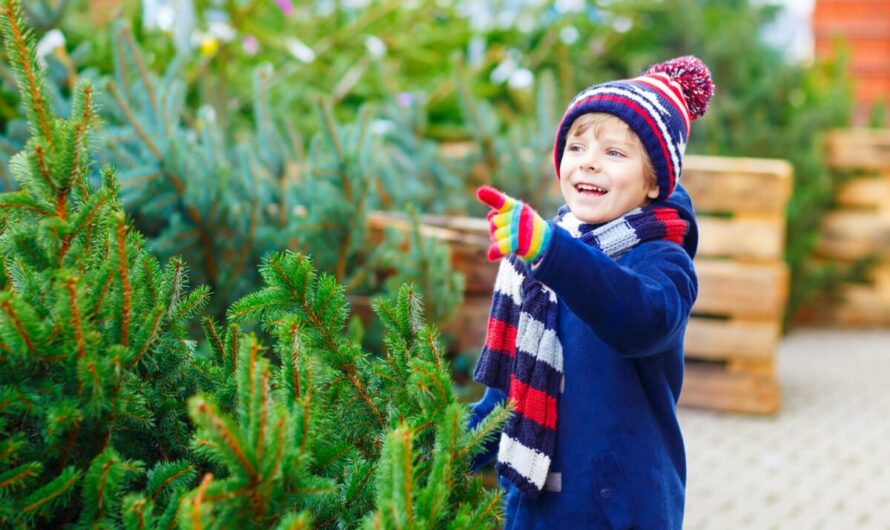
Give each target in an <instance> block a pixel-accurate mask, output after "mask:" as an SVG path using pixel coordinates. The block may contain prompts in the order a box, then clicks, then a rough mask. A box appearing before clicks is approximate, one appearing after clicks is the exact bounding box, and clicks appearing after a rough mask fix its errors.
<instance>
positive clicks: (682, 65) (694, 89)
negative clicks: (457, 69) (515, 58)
mask: <svg viewBox="0 0 890 530" xmlns="http://www.w3.org/2000/svg"><path fill="white" fill-rule="evenodd" d="M713 94H714V83H713V81H712V80H711V72H710V71H709V70H708V67H707V66H705V64H704V63H703V62H702V61H701V60H700V59H698V58H696V57H693V56H691V55H687V56H685V57H678V58H676V59H671V60H669V61H666V62H663V63H660V64H655V65H652V66H650V67H649V69H648V70H646V73H644V74H643V75H641V76H639V77H635V78H633V79H623V80H620V81H610V82H607V83H602V84H599V85H594V86H591V87H589V88H587V89H585V90H582V91H581V92H580V93H579V94H578V95H577V96H575V98H574V99H573V100H572V102H571V103H570V104H569V107H568V109H567V110H566V112H565V114H564V115H563V117H562V121H560V123H559V127H557V129H556V143H555V145H554V151H553V158H554V162H555V164H556V177H557V178H559V165H560V163H561V162H562V153H563V151H564V150H565V146H566V135H568V132H569V130H570V129H571V128H572V123H574V121H575V119H577V118H578V117H579V116H581V115H582V114H587V113H590V112H602V113H605V114H612V115H613V116H616V117H618V118H620V119H621V120H623V121H624V122H625V123H627V125H628V126H629V127H630V129H631V130H632V131H633V132H634V133H636V135H637V136H638V137H639V138H640V141H641V142H642V143H643V147H644V148H645V149H646V152H647V153H648V154H649V159H650V160H651V161H652V167H653V168H654V169H655V174H656V176H657V179H658V199H657V200H664V199H666V198H668V197H669V196H670V194H671V193H673V191H674V188H675V187H676V185H677V183H678V182H679V181H680V174H681V172H682V168H683V154H684V152H685V151H686V143H687V140H688V138H689V127H690V125H691V123H692V121H693V120H695V119H696V118H700V117H701V116H703V115H704V114H705V112H707V110H708V102H709V101H710V100H711V96H712V95H713Z"/></svg>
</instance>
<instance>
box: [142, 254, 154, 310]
mask: <svg viewBox="0 0 890 530" xmlns="http://www.w3.org/2000/svg"><path fill="white" fill-rule="evenodd" d="M150 259H152V258H150V257H148V256H145V258H143V260H142V270H144V271H145V284H146V286H147V287H148V293H149V294H150V295H151V304H152V305H156V304H157V303H158V292H157V289H155V279H154V277H153V276H152V274H153V272H152V269H151V263H150V262H149V260H150Z"/></svg>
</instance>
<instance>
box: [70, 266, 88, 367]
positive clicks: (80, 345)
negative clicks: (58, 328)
mask: <svg viewBox="0 0 890 530" xmlns="http://www.w3.org/2000/svg"><path fill="white" fill-rule="evenodd" d="M65 288H66V289H67V290H68V302H69V304H70V305H71V320H72V322H71V323H72V325H73V326H74V337H75V339H76V341H77V358H78V359H83V358H84V357H85V356H86V354H87V352H86V345H85V341H84V338H83V328H81V324H80V309H78V307H77V280H76V279H75V278H74V277H73V276H69V277H68V278H66V279H65Z"/></svg>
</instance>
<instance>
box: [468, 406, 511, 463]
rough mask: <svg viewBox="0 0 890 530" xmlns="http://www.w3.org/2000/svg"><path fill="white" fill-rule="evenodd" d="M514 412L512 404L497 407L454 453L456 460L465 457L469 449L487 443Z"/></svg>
mask: <svg viewBox="0 0 890 530" xmlns="http://www.w3.org/2000/svg"><path fill="white" fill-rule="evenodd" d="M512 413H513V407H512V406H503V407H496V408H495V409H494V410H493V411H492V412H491V413H490V414H489V415H488V417H486V418H485V420H484V421H483V422H482V423H481V424H480V425H478V426H477V427H476V428H475V429H474V430H473V436H472V437H470V439H469V440H468V441H467V443H466V444H464V446H463V447H462V448H461V449H460V450H458V451H457V453H455V454H454V458H455V460H456V459H458V458H461V457H463V456H464V455H466V454H467V453H468V452H469V451H472V450H473V449H475V448H476V447H479V446H480V444H483V443H485V440H487V439H489V438H490V437H492V436H494V435H495V434H496V433H497V431H498V430H499V429H500V428H501V426H502V425H503V423H504V422H505V421H506V420H507V418H509V417H510V415H511V414H512Z"/></svg>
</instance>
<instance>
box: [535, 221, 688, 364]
mask: <svg viewBox="0 0 890 530" xmlns="http://www.w3.org/2000/svg"><path fill="white" fill-rule="evenodd" d="M551 239H552V241H551V244H550V246H549V247H547V249H546V253H545V257H544V258H543V259H542V260H541V261H540V263H539V264H538V265H537V266H536V267H534V268H532V267H526V270H527V272H528V274H529V276H531V277H532V278H534V279H536V280H538V281H540V282H542V283H544V284H545V285H547V287H549V288H551V289H553V291H554V292H556V294H557V295H558V296H559V298H560V300H561V301H563V302H565V303H566V304H567V305H568V307H569V308H570V309H571V310H572V312H573V313H575V314H576V315H578V317H579V318H581V319H582V320H583V321H584V322H585V323H586V324H587V325H588V326H590V328H591V329H592V330H593V331H594V332H595V333H596V334H597V336H598V337H599V338H600V339H602V340H603V341H604V342H606V343H607V344H609V346H611V347H612V349H613V350H614V351H615V352H617V353H618V354H620V355H622V356H627V357H644V356H647V355H652V354H655V353H659V352H661V351H663V350H664V348H665V347H666V345H667V344H670V343H672V342H673V341H676V340H677V339H678V337H679V336H680V334H682V333H683V331H684V329H685V323H686V319H687V318H688V316H689V313H690V311H691V309H692V304H693V303H694V302H695V298H696V296H697V294H698V281H697V279H696V276H695V270H694V268H693V265H692V259H691V258H690V257H689V255H688V254H687V253H686V251H685V250H683V248H682V247H681V246H680V245H677V244H676V243H672V242H668V241H656V242H652V243H650V244H646V245H643V246H641V247H639V248H637V249H635V250H634V251H633V254H634V255H633V257H632V258H631V261H629V262H627V261H624V262H622V263H618V262H616V261H615V260H613V259H612V258H610V257H609V256H607V255H606V254H605V253H604V252H602V251H601V250H599V249H596V248H594V247H591V246H589V245H587V244H585V243H584V242H582V241H580V240H578V239H575V238H573V237H572V236H571V235H570V234H569V233H568V232H567V231H565V230H563V229H562V228H559V227H556V226H554V232H553V237H552V238H551ZM680 338H682V337H680Z"/></svg>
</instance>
